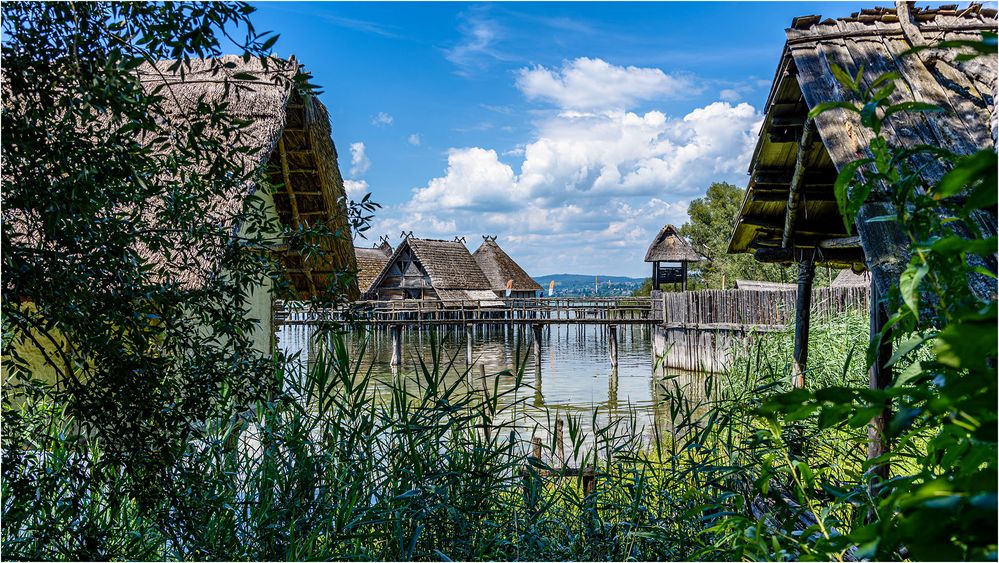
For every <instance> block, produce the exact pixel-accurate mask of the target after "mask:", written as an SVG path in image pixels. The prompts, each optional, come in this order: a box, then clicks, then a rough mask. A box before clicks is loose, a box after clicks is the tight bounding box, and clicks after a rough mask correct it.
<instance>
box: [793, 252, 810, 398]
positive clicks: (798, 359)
mask: <svg viewBox="0 0 999 563" xmlns="http://www.w3.org/2000/svg"><path fill="white" fill-rule="evenodd" d="M814 278H815V261H814V257H813V256H809V257H808V258H805V259H803V260H801V261H800V262H798V298H797V300H796V301H795V309H794V317H795V322H794V366H793V373H792V377H793V381H792V383H793V384H794V387H795V388H802V387H804V386H805V370H806V369H808V326H809V323H810V321H811V316H812V280H813V279H814Z"/></svg>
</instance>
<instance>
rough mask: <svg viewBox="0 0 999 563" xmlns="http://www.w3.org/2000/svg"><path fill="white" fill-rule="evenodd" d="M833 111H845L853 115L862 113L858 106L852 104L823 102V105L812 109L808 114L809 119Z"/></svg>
mask: <svg viewBox="0 0 999 563" xmlns="http://www.w3.org/2000/svg"><path fill="white" fill-rule="evenodd" d="M832 109H845V110H849V111H852V112H853V113H860V110H859V109H857V106H856V105H854V104H851V103H850V102H822V103H821V104H818V105H816V106H815V107H814V108H812V110H811V111H809V112H808V117H813V118H814V117H815V116H817V115H819V114H820V113H825V112H827V111H829V110H832Z"/></svg>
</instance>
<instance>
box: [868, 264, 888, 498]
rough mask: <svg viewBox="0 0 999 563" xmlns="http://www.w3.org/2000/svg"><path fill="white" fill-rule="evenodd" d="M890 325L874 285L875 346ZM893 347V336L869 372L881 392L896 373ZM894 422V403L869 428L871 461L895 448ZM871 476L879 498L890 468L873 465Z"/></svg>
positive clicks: (882, 345) (872, 489) (883, 344)
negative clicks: (891, 437) (891, 423)
mask: <svg viewBox="0 0 999 563" xmlns="http://www.w3.org/2000/svg"><path fill="white" fill-rule="evenodd" d="M887 322H888V314H887V312H886V310H885V305H883V304H882V303H881V294H880V292H879V291H878V290H877V284H874V283H872V284H871V343H872V344H873V343H875V342H877V339H878V337H879V335H880V334H881V331H882V330H883V329H884V326H885V324H886V323H887ZM891 355H892V345H891V337H890V334H885V337H884V339H883V340H882V341H881V343H880V345H879V346H878V354H877V358H876V359H875V361H874V363H873V364H871V369H870V372H869V376H870V385H871V389H874V390H881V389H884V388H886V387H888V385H890V384H891V380H892V369H891V367H889V366H887V365H885V364H887V363H888V360H890V359H891ZM890 419H891V402H890V400H889V401H888V402H886V403H885V408H884V410H882V411H881V412H880V413H878V414H877V415H876V416H875V417H874V418H873V419H871V424H870V426H868V429H867V435H868V443H867V459H875V458H877V457H879V456H881V455H883V454H885V453H887V452H888V450H889V449H890V448H891V442H890V441H889V439H888V435H887V433H886V431H887V428H888V421H889V420H890ZM868 471H869V473H870V476H871V480H870V482H869V483H870V484H869V487H870V493H871V496H876V495H877V493H878V490H879V489H880V486H881V484H882V483H884V482H885V481H887V480H888V475H889V473H890V466H889V464H888V462H887V461H886V462H882V463H878V464H875V465H872V466H871V467H870V469H869V470H868Z"/></svg>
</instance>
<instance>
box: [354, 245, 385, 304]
mask: <svg viewBox="0 0 999 563" xmlns="http://www.w3.org/2000/svg"><path fill="white" fill-rule="evenodd" d="M354 255H355V256H356V257H357V286H358V289H359V290H360V291H361V297H362V298H366V297H367V296H368V291H369V290H370V289H371V284H372V282H374V281H375V278H377V277H378V274H380V273H382V270H384V269H385V265H386V264H388V262H389V258H391V257H392V246H391V245H389V244H388V243H387V242H383V243H381V244H380V245H378V246H374V247H371V248H361V247H356V246H355V247H354Z"/></svg>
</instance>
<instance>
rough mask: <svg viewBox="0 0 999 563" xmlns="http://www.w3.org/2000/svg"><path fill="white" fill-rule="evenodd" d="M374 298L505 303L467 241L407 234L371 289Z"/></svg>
mask: <svg viewBox="0 0 999 563" xmlns="http://www.w3.org/2000/svg"><path fill="white" fill-rule="evenodd" d="M368 296H369V298H372V299H379V300H394V299H436V300H439V301H441V302H442V303H444V304H445V305H447V304H448V303H453V304H455V305H460V304H461V303H462V302H464V303H466V304H467V303H469V302H473V303H474V302H478V303H480V305H481V306H492V305H496V306H499V305H502V302H500V301H497V300H496V294H495V293H494V292H493V291H492V285H491V284H490V283H489V279H488V278H486V275H485V274H483V273H482V270H481V269H479V265H478V264H477V263H476V262H475V259H474V258H472V255H471V253H469V252H468V249H467V248H465V244H464V243H462V242H460V241H457V240H453V241H452V240H435V239H418V238H414V237H407V238H406V239H405V240H403V241H402V243H400V244H399V246H398V247H397V248H396V249H395V252H393V253H392V256H391V257H390V258H389V260H388V263H387V264H386V265H385V268H383V269H382V271H381V273H379V274H378V276H377V277H376V278H375V279H374V281H372V283H371V286H370V288H369V290H368Z"/></svg>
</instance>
